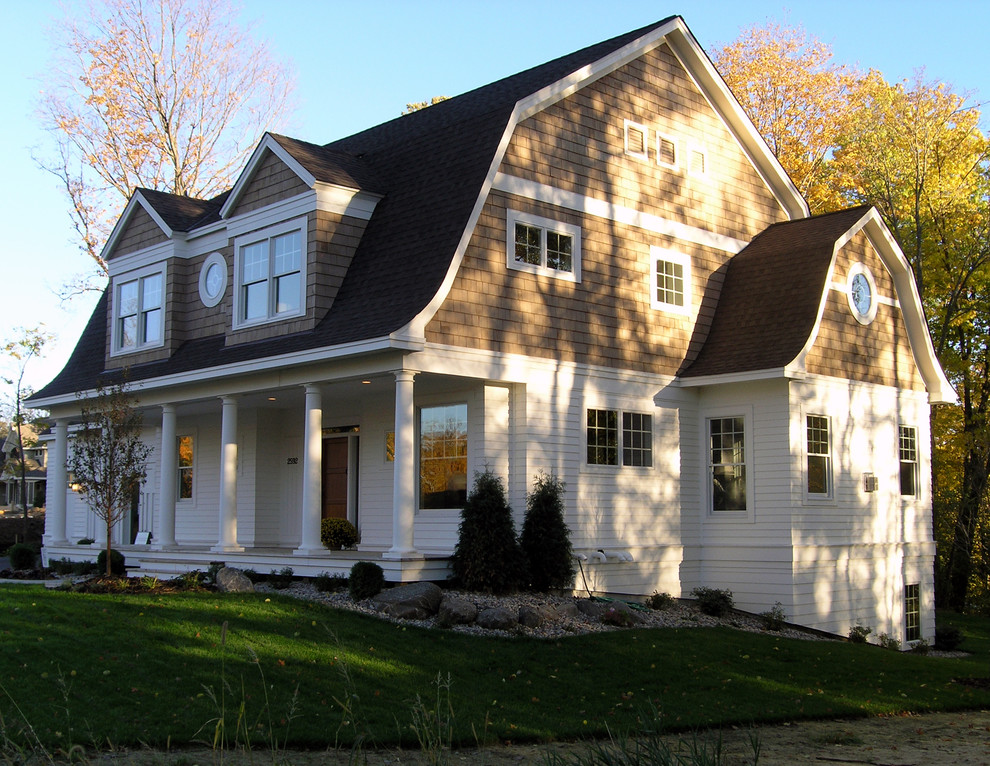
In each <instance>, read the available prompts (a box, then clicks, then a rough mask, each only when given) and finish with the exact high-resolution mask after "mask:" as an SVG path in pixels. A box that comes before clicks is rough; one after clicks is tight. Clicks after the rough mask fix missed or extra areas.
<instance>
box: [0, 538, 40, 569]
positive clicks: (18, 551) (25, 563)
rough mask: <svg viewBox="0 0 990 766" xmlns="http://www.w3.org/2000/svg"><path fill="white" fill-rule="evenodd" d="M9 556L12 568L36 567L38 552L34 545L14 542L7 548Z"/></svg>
mask: <svg viewBox="0 0 990 766" xmlns="http://www.w3.org/2000/svg"><path fill="white" fill-rule="evenodd" d="M7 557H8V558H9V559H10V568H11V569H34V562H35V561H36V560H37V558H38V552H37V551H36V550H35V549H34V546H33V545H28V544H27V543H14V544H13V545H11V546H10V547H9V548H8V549H7Z"/></svg>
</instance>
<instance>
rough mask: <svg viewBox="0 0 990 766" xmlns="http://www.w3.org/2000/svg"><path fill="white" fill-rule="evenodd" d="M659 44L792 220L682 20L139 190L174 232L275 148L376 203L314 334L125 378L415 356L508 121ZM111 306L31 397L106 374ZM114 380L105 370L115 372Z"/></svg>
mask: <svg viewBox="0 0 990 766" xmlns="http://www.w3.org/2000/svg"><path fill="white" fill-rule="evenodd" d="M664 44H666V45H668V46H669V47H670V49H671V51H672V52H673V53H674V55H676V56H677V57H678V59H679V60H680V61H681V62H682V64H683V65H684V67H685V69H686V70H687V72H688V73H689V75H690V76H691V77H692V78H693V79H694V81H695V82H696V83H697V84H698V87H699V88H700V89H701V90H702V91H703V93H704V94H705V97H706V98H707V99H708V102H709V103H710V104H711V105H712V107H713V108H715V110H716V111H717V112H718V113H719V115H720V117H721V118H722V120H723V121H724V122H725V123H726V124H727V125H728V126H729V128H730V130H731V132H732V134H733V136H734V137H735V138H736V140H737V141H738V143H739V146H740V147H741V148H742V149H743V151H744V152H745V154H746V156H747V157H748V158H749V160H750V162H751V163H752V164H753V167H754V168H755V169H756V170H757V172H758V173H759V174H760V176H761V177H762V178H763V179H764V181H765V182H766V184H767V187H768V188H769V189H770V191H771V192H772V194H773V195H774V197H775V198H776V199H777V201H778V204H779V205H780V206H781V208H782V209H783V210H784V211H785V213H786V214H787V215H788V216H789V217H791V218H799V217H803V216H806V215H807V205H806V203H805V202H804V200H803V199H802V198H801V195H800V194H799V193H798V191H797V189H796V188H795V187H794V185H793V184H792V182H791V181H790V179H789V178H788V177H787V175H786V173H785V172H784V171H783V169H782V168H781V166H780V165H779V163H778V162H777V160H776V158H775V157H774V156H773V154H772V152H770V150H769V149H768V148H767V146H766V144H765V142H764V141H763V139H762V138H761V137H760V136H759V134H758V132H757V131H756V129H755V128H754V127H753V125H752V123H751V122H750V121H749V119H748V118H747V117H746V116H745V115H744V113H743V112H742V109H741V108H740V107H739V105H738V103H736V101H735V100H734V98H733V97H732V95H731V93H730V92H729V90H728V88H727V87H726V86H725V83H724V82H723V81H722V80H721V78H720V77H719V75H718V74H717V72H716V71H715V69H714V67H713V66H712V64H711V62H710V61H709V60H708V58H707V56H706V55H705V54H704V52H703V51H702V50H701V48H700V46H699V45H698V43H697V41H696V40H695V39H694V37H693V36H692V35H691V33H690V31H689V30H688V29H687V27H686V25H685V24H684V22H683V21H682V20H681V19H680V17H670V18H667V19H664V20H662V21H660V22H657V23H655V24H651V25H649V26H646V27H643V28H641V29H637V30H634V31H632V32H628V33H626V34H624V35H619V36H618V37H615V38H612V39H611V40H607V41H605V42H601V43H598V44H596V45H592V46H589V47H587V48H584V49H582V50H580V51H577V52H575V53H571V54H569V55H566V56H563V57H561V58H558V59H555V60H553V61H550V62H548V63H546V64H542V65H540V66H537V67H534V68H532V69H529V70H527V71H525V72H522V73H520V74H516V75H513V76H511V77H508V78H505V79H503V80H500V81H498V82H495V83H492V84H490V85H486V86H484V87H481V88H478V89H476V90H473V91H470V92H468V93H465V94H463V95H461V96H458V97H455V98H452V99H450V100H447V101H443V102H441V103H438V104H435V105H433V106H430V107H429V108H427V109H423V110H421V111H418V112H414V113H412V114H408V115H404V116H402V117H399V118H397V119H394V120H391V121H389V122H386V123H383V124H382V125H379V126H377V127H374V128H370V129H368V130H365V131H363V132H360V133H357V134H355V135H353V136H349V137H347V138H343V139H340V140H338V141H335V142H333V143H330V144H327V145H325V146H319V145H316V144H311V143H307V142H304V141H299V140H296V139H291V138H287V137H284V136H278V135H274V134H268V135H266V136H265V137H264V138H263V140H262V142H261V143H260V144H259V147H258V149H257V150H256V152H255V154H254V155H253V157H252V159H251V160H250V161H249V162H248V165H247V168H246V169H245V172H244V173H243V174H242V175H241V178H240V179H239V180H238V182H237V183H236V184H235V186H234V187H233V189H232V190H231V191H230V192H229V193H226V194H224V195H220V196H218V197H216V198H214V199H212V200H206V201H204V200H191V199H188V198H182V197H176V196H175V195H168V194H163V193H160V192H152V191H149V190H139V191H138V192H136V193H135V195H134V197H133V198H132V200H131V202H130V203H129V205H128V210H126V211H125V213H124V215H123V216H122V219H121V222H120V223H118V226H117V228H116V229H115V231H114V234H113V235H112V236H111V239H110V242H109V243H108V248H110V247H112V245H113V244H114V242H115V241H116V238H117V236H118V234H119V232H120V231H122V230H123V227H124V224H125V221H126V219H127V218H128V216H129V215H130V212H131V210H132V209H133V208H134V207H135V206H137V205H141V206H142V207H143V208H144V209H145V210H147V211H148V212H149V213H150V214H151V215H152V218H154V219H155V220H156V222H157V223H158V225H159V226H160V227H162V229H163V231H164V232H165V233H166V234H167V235H168V236H172V235H174V234H175V233H176V232H183V233H187V232H189V231H190V230H191V229H193V228H195V227H197V226H205V225H207V224H213V223H215V222H217V221H219V220H221V219H222V218H223V217H224V216H226V215H228V214H230V213H231V212H232V211H233V210H234V209H235V207H236V204H237V200H238V197H239V194H240V192H241V191H242V190H243V189H244V188H245V187H246V185H247V183H248V182H249V180H250V178H251V176H252V173H253V171H254V169H255V168H256V166H257V163H258V161H259V158H260V157H261V155H262V154H264V153H265V152H269V151H270V152H274V153H276V154H277V155H278V156H279V157H280V158H282V159H284V160H286V162H287V164H288V165H289V167H291V168H293V169H294V170H295V171H296V172H297V174H298V175H299V176H300V177H301V178H302V179H303V180H304V181H306V182H308V183H311V184H330V185H334V186H338V187H345V188H349V189H355V190H359V191H362V192H368V193H370V194H372V195H374V196H375V197H376V198H380V199H378V201H377V204H376V206H375V207H374V214H373V215H372V216H371V218H370V220H369V221H368V223H367V227H366V229H365V231H364V233H363V235H362V237H361V240H360V243H359V245H358V247H357V250H356V252H355V253H354V256H353V258H352V259H351V262H350V265H349V267H348V269H347V272H346V275H345V276H344V278H343V281H342V283H341V285H340V287H339V290H338V292H337V294H336V296H335V298H334V300H333V303H332V306H331V308H330V309H329V311H328V312H327V314H326V315H325V316H324V317H322V318H320V319H319V321H318V323H317V325H316V327H315V329H313V330H311V331H305V332H298V333H295V334H292V335H284V336H280V337H279V338H278V339H277V342H274V341H267V342H255V343H241V344H234V345H227V344H225V338H224V336H223V335H222V334H219V335H216V336H213V337H209V338H203V339H196V340H189V341H186V342H185V343H183V344H182V345H181V346H179V347H178V348H177V349H176V350H175V352H174V353H173V354H172V355H171V356H170V358H168V359H166V360H162V361H156V362H150V363H147V364H140V365H134V366H132V367H131V368H130V369H129V373H128V374H129V376H130V379H131V380H133V381H140V380H149V379H151V378H156V377H161V376H167V375H173V374H181V373H185V372H188V371H192V370H200V369H202V370H207V369H211V370H212V369H216V370H219V369H220V368H222V367H224V366H225V365H236V364H238V363H244V362H247V361H250V360H260V359H271V358H274V357H276V356H277V357H284V358H286V359H288V358H289V357H290V356H291V355H292V354H294V353H300V352H307V351H309V350H312V349H319V348H328V347H334V346H341V345H343V344H355V343H362V342H368V341H371V340H374V339H383V341H384V342H388V343H394V344H397V346H396V347H398V346H401V345H402V344H405V346H404V347H407V348H415V347H417V346H416V344H421V343H422V330H423V327H424V326H425V323H426V322H427V321H428V320H429V318H430V317H431V316H432V315H433V312H435V310H436V308H437V306H438V305H439V304H440V302H442V300H443V298H444V296H445V295H446V290H447V289H448V288H449V285H450V283H451V281H452V279H453V275H454V274H455V273H456V271H457V268H458V266H459V264H460V259H461V258H462V257H463V253H464V250H465V248H466V246H467V242H468V240H469V238H470V235H471V231H472V230H473V226H474V224H475V222H476V220H477V216H478V214H479V213H480V209H481V205H482V204H483V202H484V200H485V198H486V196H487V193H488V191H489V189H490V188H491V184H492V181H493V178H494V174H495V170H496V169H497V167H498V164H499V161H500V159H501V156H502V152H504V150H505V147H506V146H507V144H508V141H509V138H510V137H511V135H512V131H513V129H514V128H515V125H516V124H518V123H519V122H521V121H522V120H524V119H526V118H527V117H528V116H530V115H532V114H535V113H536V112H538V111H540V110H542V109H544V108H545V107H546V106H548V105H550V104H552V103H555V102H556V101H559V100H560V99H563V98H565V97H567V96H568V95H570V94H572V93H574V92H575V91H576V90H578V89H580V88H581V87H583V86H584V85H586V84H588V83H590V82H594V81H595V80H596V79H598V78H600V77H603V76H605V75H607V74H609V73H610V72H612V71H615V69H617V68H618V67H620V66H622V65H624V64H625V63H627V62H629V61H631V60H633V59H635V58H636V57H638V56H641V55H643V53H644V52H646V51H648V50H652V49H654V48H656V47H658V46H660V45H664ZM107 303H108V299H107V297H106V296H104V298H103V299H102V300H101V301H100V303H99V304H98V305H97V307H96V309H95V311H94V314H93V317H92V319H91V320H90V322H89V324H88V326H87V327H86V329H85V331H84V332H83V336H82V338H81V339H80V341H79V343H78V345H77V347H76V349H75V351H74V352H73V354H72V357H71V358H70V360H69V362H68V364H67V365H66V368H65V369H64V370H63V372H62V373H60V374H59V376H57V377H56V378H55V379H54V380H53V381H52V382H51V383H50V384H49V385H48V386H46V387H45V388H44V389H42V390H41V391H39V392H38V394H36V396H35V398H34V401H35V402H36V403H37V402H41V401H43V400H46V399H51V398H52V397H63V396H65V395H67V394H69V393H72V392H75V391H79V390H86V389H90V388H93V387H94V386H95V384H96V381H97V379H98V378H99V376H100V375H102V374H104V373H105V372H107V371H105V370H104V369H103V368H104V364H103V357H104V349H105V347H106V333H107V321H106V312H107V309H108V306H107ZM111 372H112V371H111Z"/></svg>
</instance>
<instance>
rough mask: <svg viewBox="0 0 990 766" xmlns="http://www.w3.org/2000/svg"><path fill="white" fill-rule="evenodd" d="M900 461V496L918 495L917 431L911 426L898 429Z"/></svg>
mask: <svg viewBox="0 0 990 766" xmlns="http://www.w3.org/2000/svg"><path fill="white" fill-rule="evenodd" d="M899 437H900V438H899V440H898V441H899V450H898V451H899V452H900V461H901V495H910V496H915V495H917V494H918V430H917V429H916V428H913V427H911V426H900V428H899Z"/></svg>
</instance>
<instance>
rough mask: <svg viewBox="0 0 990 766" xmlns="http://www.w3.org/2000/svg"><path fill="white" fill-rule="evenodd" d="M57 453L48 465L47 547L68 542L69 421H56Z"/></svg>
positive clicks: (46, 495)
mask: <svg viewBox="0 0 990 766" xmlns="http://www.w3.org/2000/svg"><path fill="white" fill-rule="evenodd" d="M54 430H55V452H54V454H53V455H52V456H51V460H50V461H49V463H48V469H49V473H48V486H47V488H46V493H45V497H46V498H47V501H46V503H45V505H46V506H47V507H46V508H45V545H60V544H61V543H65V542H67V540H66V536H65V505H66V503H65V497H66V492H68V484H69V482H68V473H67V470H66V467H65V465H66V463H67V462H68V459H69V421H68V420H66V419H65V418H58V419H57V420H56V421H55V429H54Z"/></svg>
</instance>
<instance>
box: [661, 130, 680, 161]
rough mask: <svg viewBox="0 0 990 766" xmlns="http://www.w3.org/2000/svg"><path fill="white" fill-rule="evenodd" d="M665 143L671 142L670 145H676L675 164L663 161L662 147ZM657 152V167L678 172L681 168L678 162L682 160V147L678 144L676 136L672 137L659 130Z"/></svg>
mask: <svg viewBox="0 0 990 766" xmlns="http://www.w3.org/2000/svg"><path fill="white" fill-rule="evenodd" d="M664 141H669V142H670V143H672V144H673V145H674V161H673V162H664V161H663V152H662V151H661V148H660V147H661V146H662V145H663V142H664ZM656 152H657V165H659V166H660V167H662V168H667V169H668V170H677V169H678V167H679V162H678V160H679V159H680V156H681V152H680V147H679V145H678V143H677V139H676V138H675V137H674V136H671V135H669V134H667V133H661V132H660V131H659V130H658V131H657V141H656Z"/></svg>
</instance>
